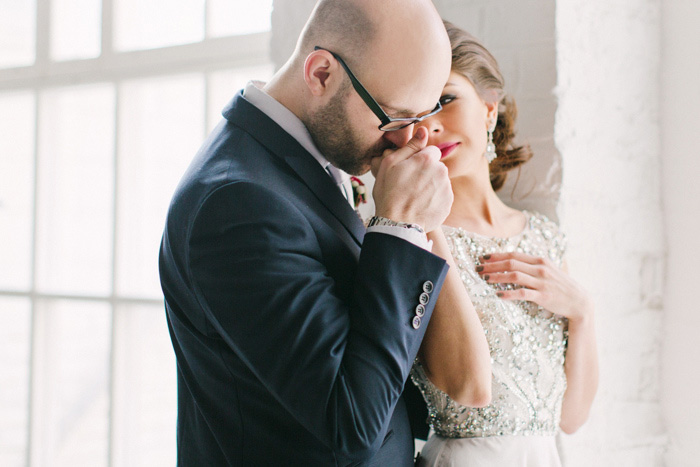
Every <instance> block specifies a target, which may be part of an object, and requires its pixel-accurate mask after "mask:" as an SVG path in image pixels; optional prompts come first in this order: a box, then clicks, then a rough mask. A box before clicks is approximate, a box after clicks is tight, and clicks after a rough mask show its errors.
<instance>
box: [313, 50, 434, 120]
mask: <svg viewBox="0 0 700 467" xmlns="http://www.w3.org/2000/svg"><path fill="white" fill-rule="evenodd" d="M314 50H325V51H326V52H328V53H330V54H331V55H333V58H335V59H336V60H338V63H340V66H342V67H343V69H344V70H345V72H346V73H347V74H348V77H349V78H350V82H351V83H352V87H353V88H355V91H357V94H359V95H360V97H361V98H362V100H363V101H365V104H367V107H369V108H370V110H372V112H374V115H376V116H377V118H379V121H380V122H382V124H381V125H379V129H380V130H382V131H396V130H400V129H402V128H406V127H407V126H410V125H413V124H415V123H418V122H422V121H423V120H425V119H426V118H428V117H431V116H433V115H435V114H436V113H438V112H440V111H441V110H442V105H441V104H440V102H439V101H438V103H437V105H436V106H435V108H434V109H433V110H431V111H430V112H428V113H427V114H425V115H421V116H420V117H406V118H393V117H390V116H388V115H387V114H386V113H385V112H384V111H383V110H382V108H381V107H380V105H379V104H378V103H377V101H376V100H374V97H372V95H371V94H370V93H369V92H368V91H367V89H365V87H364V86H363V85H362V83H360V81H359V80H358V79H357V78H356V77H355V75H354V74H353V73H352V71H350V68H348V66H347V65H346V64H345V62H344V61H343V59H342V58H340V56H339V55H338V54H336V53H334V52H331V51H330V50H328V49H324V48H323V47H319V46H316V47H314Z"/></svg>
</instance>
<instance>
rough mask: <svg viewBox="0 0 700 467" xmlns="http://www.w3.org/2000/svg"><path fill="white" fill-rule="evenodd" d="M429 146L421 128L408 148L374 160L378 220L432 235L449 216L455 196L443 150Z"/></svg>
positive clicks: (387, 153) (393, 151) (390, 151)
mask: <svg viewBox="0 0 700 467" xmlns="http://www.w3.org/2000/svg"><path fill="white" fill-rule="evenodd" d="M427 142H428V131H427V130H426V129H425V128H422V127H421V128H418V130H416V134H415V135H414V136H413V138H412V139H411V140H410V141H409V142H408V143H407V144H406V146H404V147H403V148H400V149H396V150H387V151H385V152H384V154H383V155H382V157H378V158H375V159H373V160H372V174H373V175H374V177H375V178H376V181H375V184H374V190H373V191H372V195H373V196H374V202H375V205H376V215H377V216H382V217H386V218H388V219H391V220H393V221H396V222H408V223H411V224H418V225H420V226H422V227H423V228H424V229H425V231H426V232H430V231H433V230H435V229H437V228H438V227H440V225H442V223H443V222H444V220H445V218H446V217H447V215H448V214H449V213H450V208H451V207H452V200H453V195H452V186H451V185H450V180H449V178H448V176H447V167H445V164H443V163H442V162H440V150H439V149H438V148H436V147H435V146H427V147H426V144H427Z"/></svg>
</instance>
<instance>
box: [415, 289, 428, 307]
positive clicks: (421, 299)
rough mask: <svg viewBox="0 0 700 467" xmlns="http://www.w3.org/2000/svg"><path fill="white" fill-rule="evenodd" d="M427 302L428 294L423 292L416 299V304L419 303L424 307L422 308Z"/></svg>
mask: <svg viewBox="0 0 700 467" xmlns="http://www.w3.org/2000/svg"><path fill="white" fill-rule="evenodd" d="M429 301H430V295H428V294H427V293H425V292H423V293H422V294H420V297H418V302H419V303H420V304H421V305H424V306H425V305H427V304H428V302H429Z"/></svg>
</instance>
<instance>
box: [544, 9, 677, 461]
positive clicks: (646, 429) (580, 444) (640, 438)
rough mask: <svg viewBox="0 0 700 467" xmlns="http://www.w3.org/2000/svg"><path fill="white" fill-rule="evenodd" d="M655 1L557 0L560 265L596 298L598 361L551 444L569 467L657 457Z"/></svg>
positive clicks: (660, 448)
mask: <svg viewBox="0 0 700 467" xmlns="http://www.w3.org/2000/svg"><path fill="white" fill-rule="evenodd" d="M658 5H659V2H658V1H656V0H618V1H615V2H610V1H605V0H595V1H593V0H570V1H566V2H564V1H560V2H558V3H557V69H558V73H559V80H558V85H557V94H558V96H559V108H558V110H557V119H556V131H555V140H556V143H557V147H558V148H559V150H560V151H561V153H562V155H563V159H564V176H563V180H562V187H563V189H562V200H561V203H560V211H561V214H562V223H563V226H564V228H565V230H566V231H567V232H568V233H569V240H570V250H569V251H570V254H569V263H570V269H571V272H572V274H573V275H574V276H575V277H577V278H578V279H579V280H580V281H581V282H582V283H583V284H584V285H585V286H586V288H587V289H588V290H589V291H591V292H592V293H593V297H594V299H595V301H596V305H597V331H598V337H599V354H600V358H601V374H600V376H601V379H600V390H599V393H598V396H597V399H596V402H595V405H594V407H593V412H592V416H591V419H590V421H589V422H588V423H587V425H586V426H584V428H583V429H582V430H581V431H580V432H579V433H577V434H576V435H574V436H571V437H565V439H564V440H563V441H564V443H563V444H564V448H565V452H566V453H567V454H569V456H568V460H569V462H568V464H567V465H569V466H591V465H596V466H597V465H615V466H630V467H632V466H634V467H637V466H658V465H663V452H664V448H665V445H666V436H665V428H664V425H663V421H662V418H661V413H662V412H661V405H660V388H659V382H660V346H661V339H662V325H663V308H662V305H663V300H662V290H663V289H662V287H663V267H664V244H663V240H664V238H663V228H662V214H661V202H660V181H661V180H660V174H659V170H660V160H659V149H660V143H659V105H658V102H659V99H658V83H659V53H660V47H659V38H660V14H659V6H658Z"/></svg>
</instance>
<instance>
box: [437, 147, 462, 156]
mask: <svg viewBox="0 0 700 467" xmlns="http://www.w3.org/2000/svg"><path fill="white" fill-rule="evenodd" d="M457 146H459V143H441V144H438V145H437V148H438V149H439V150H440V152H441V153H442V156H440V159H444V158H445V157H447V156H449V155H450V154H451V153H452V151H454V150H455V149H457Z"/></svg>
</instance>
